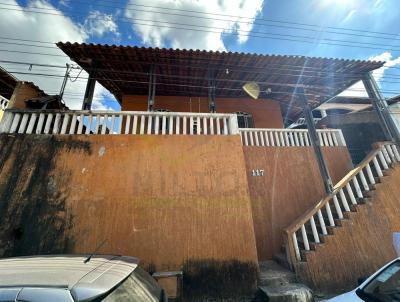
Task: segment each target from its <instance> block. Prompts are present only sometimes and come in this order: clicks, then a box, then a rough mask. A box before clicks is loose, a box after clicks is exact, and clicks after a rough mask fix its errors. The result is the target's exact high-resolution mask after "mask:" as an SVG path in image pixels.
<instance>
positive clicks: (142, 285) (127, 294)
mask: <svg viewBox="0 0 400 302" xmlns="http://www.w3.org/2000/svg"><path fill="white" fill-rule="evenodd" d="M164 300H165V293H164V291H163V290H162V289H161V287H160V286H159V285H158V283H157V281H155V280H154V279H153V278H152V277H151V276H150V275H149V274H148V273H146V272H145V271H144V270H143V269H141V268H140V267H137V268H136V269H135V270H134V271H133V273H132V274H131V275H130V276H129V277H128V278H127V279H125V281H123V282H122V283H121V284H120V285H119V286H118V287H117V288H116V289H114V290H113V291H112V292H111V293H109V294H108V295H107V296H106V297H102V298H100V299H97V300H95V301H96V302H97V301H98V302H100V301H102V302H131V301H132V302H136V301H150V302H151V301H153V302H159V301H160V302H163V301H164Z"/></svg>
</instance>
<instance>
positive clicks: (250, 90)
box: [242, 82, 272, 100]
mask: <svg viewBox="0 0 400 302" xmlns="http://www.w3.org/2000/svg"><path fill="white" fill-rule="evenodd" d="M242 89H243V90H244V91H245V92H246V93H247V94H248V95H249V96H251V97H252V98H253V99H255V100H257V99H258V97H259V96H260V93H261V89H260V85H258V83H256V82H247V83H246V84H244V85H243V86H242ZM271 92H272V90H271V88H267V89H266V90H265V93H271Z"/></svg>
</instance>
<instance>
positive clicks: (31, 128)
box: [26, 113, 37, 134]
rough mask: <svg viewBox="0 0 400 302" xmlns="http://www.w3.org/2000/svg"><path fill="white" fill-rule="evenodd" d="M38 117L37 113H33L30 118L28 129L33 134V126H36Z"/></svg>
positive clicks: (27, 131) (28, 132)
mask: <svg viewBox="0 0 400 302" xmlns="http://www.w3.org/2000/svg"><path fill="white" fill-rule="evenodd" d="M36 118H37V114H36V113H32V114H31V118H30V120H29V124H28V128H27V129H26V133H27V134H32V132H33V128H34V127H35V122H36Z"/></svg>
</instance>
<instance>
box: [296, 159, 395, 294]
mask: <svg viewBox="0 0 400 302" xmlns="http://www.w3.org/2000/svg"><path fill="white" fill-rule="evenodd" d="M399 183H400V167H399V166H396V167H395V169H394V170H392V171H391V174H390V175H389V176H385V177H384V179H383V182H382V183H379V184H377V185H376V191H373V195H372V198H370V200H369V201H368V202H367V203H366V204H362V205H359V206H357V212H355V213H351V216H350V219H348V220H343V221H342V227H340V228H337V229H335V232H334V235H333V236H327V237H325V241H324V243H323V244H321V245H319V246H318V248H317V250H316V251H315V252H313V253H309V254H307V262H302V263H298V264H296V272H297V274H298V276H299V277H300V278H301V279H303V280H304V281H306V282H307V283H308V284H310V285H311V286H313V287H314V288H316V289H320V290H323V291H327V292H329V291H331V292H337V291H346V290H350V289H353V288H355V287H356V286H357V279H358V278H360V277H365V276H369V275H370V274H372V273H374V272H375V271H376V270H377V269H378V268H380V267H381V266H382V265H384V264H385V263H387V262H389V261H390V260H393V259H394V258H396V257H397V256H396V252H395V249H394V246H393V243H392V242H393V239H392V238H393V237H392V236H393V232H400V207H399V201H400V199H399V196H400V187H399Z"/></svg>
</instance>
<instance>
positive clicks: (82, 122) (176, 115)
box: [0, 109, 239, 135]
mask: <svg viewBox="0 0 400 302" xmlns="http://www.w3.org/2000/svg"><path fill="white" fill-rule="evenodd" d="M0 133H19V134H32V133H35V134H61V135H73V134H108V135H112V134H134V135H149V134H150V135H179V134H182V135H235V134H239V129H238V123H237V117H236V115H235V114H217V113H186V112H185V113H180V112H147V111H144V112H141V111H134V112H130V111H123V112H113V111H55V110H41V111H38V110H20V109H8V110H6V111H5V113H4V117H3V120H2V122H1V124H0Z"/></svg>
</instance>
